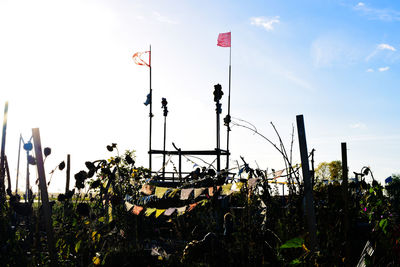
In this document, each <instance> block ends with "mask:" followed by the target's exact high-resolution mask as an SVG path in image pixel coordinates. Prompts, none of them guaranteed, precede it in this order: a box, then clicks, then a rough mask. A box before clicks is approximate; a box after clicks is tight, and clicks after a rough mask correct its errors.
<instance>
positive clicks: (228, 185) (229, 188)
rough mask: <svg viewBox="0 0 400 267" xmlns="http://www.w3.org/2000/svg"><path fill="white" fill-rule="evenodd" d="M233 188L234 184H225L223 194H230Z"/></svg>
mask: <svg viewBox="0 0 400 267" xmlns="http://www.w3.org/2000/svg"><path fill="white" fill-rule="evenodd" d="M231 188H232V184H224V185H223V186H222V192H221V195H223V196H227V195H230V194H231V193H232V191H231Z"/></svg>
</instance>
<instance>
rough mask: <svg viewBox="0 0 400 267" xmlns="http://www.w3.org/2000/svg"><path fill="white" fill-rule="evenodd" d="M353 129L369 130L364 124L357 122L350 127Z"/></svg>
mask: <svg viewBox="0 0 400 267" xmlns="http://www.w3.org/2000/svg"><path fill="white" fill-rule="evenodd" d="M349 126H350V128H352V129H367V125H365V123H362V122H357V123H353V124H350V125H349Z"/></svg>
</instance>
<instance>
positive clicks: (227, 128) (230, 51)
mask: <svg viewBox="0 0 400 267" xmlns="http://www.w3.org/2000/svg"><path fill="white" fill-rule="evenodd" d="M231 58H232V44H231V46H230V47H229V93H228V116H226V117H227V119H226V152H227V153H226V170H229V132H230V131H231V128H230V125H229V123H230V122H231V69H232V65H231Z"/></svg>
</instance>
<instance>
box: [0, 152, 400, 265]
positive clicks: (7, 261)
mask: <svg viewBox="0 0 400 267" xmlns="http://www.w3.org/2000/svg"><path fill="white" fill-rule="evenodd" d="M107 149H108V150H110V151H111V152H112V153H115V154H113V157H111V158H110V159H108V160H98V161H94V162H86V167H87V169H86V170H82V171H80V172H79V173H77V174H76V175H75V178H76V185H75V188H74V190H72V191H70V192H68V193H67V194H60V195H59V196H58V200H57V201H56V202H55V203H54V204H53V206H52V222H53V229H54V237H55V250H56V251H55V253H56V261H57V265H58V266H93V265H105V266H131V265H133V264H134V265H137V266H142V265H146V266H158V265H159V266H222V265H223V264H224V265H226V266H235V265H236V266H239V265H240V266H261V265H265V266H269V265H270V266H285V265H291V264H294V265H296V264H307V265H321V266H341V265H344V264H348V265H352V266H354V265H356V264H357V262H358V261H359V259H360V257H361V254H362V251H363V249H364V247H365V245H366V243H367V241H369V244H370V247H371V248H372V249H373V253H371V255H369V254H368V253H367V254H366V256H365V262H366V264H367V265H369V266H386V265H392V266H395V265H399V264H400V261H399V257H398V255H399V253H400V228H399V217H398V210H399V199H400V198H399V197H400V179H399V177H394V179H393V181H392V182H391V183H390V184H389V185H388V186H387V188H386V189H385V188H384V187H383V186H382V185H380V184H379V183H377V182H373V183H372V184H367V183H365V182H362V181H361V182H359V183H350V184H349V190H348V192H347V195H348V198H349V201H348V207H347V209H345V203H344V198H343V194H344V192H343V188H342V186H341V184H340V183H339V182H337V181H335V182H333V183H330V184H328V185H325V184H322V183H317V184H316V185H315V186H314V204H315V213H316V218H317V236H318V248H317V250H316V251H311V250H310V246H309V235H308V230H307V229H306V228H305V225H306V224H305V218H304V216H305V211H304V208H303V190H302V184H301V183H300V184H298V185H295V186H293V185H292V186H291V187H292V188H291V189H290V190H289V195H287V196H285V197H283V196H279V195H277V194H274V192H275V191H277V190H278V187H277V186H276V185H274V184H271V183H268V179H267V177H266V173H265V172H264V171H262V170H259V169H252V168H250V166H248V165H247V164H245V166H244V167H243V168H242V170H241V171H242V175H241V176H242V177H243V178H238V179H236V180H235V181H234V182H236V183H238V184H239V183H241V184H242V185H243V186H242V187H241V188H240V190H236V191H235V192H230V193H229V194H224V192H223V190H224V189H223V185H224V184H226V183H231V182H232V181H226V179H225V178H226V174H224V173H220V174H218V175H217V174H216V173H215V172H214V171H210V170H206V169H198V170H196V173H195V174H196V175H193V177H195V178H196V179H192V180H191V181H186V182H185V183H184V184H183V185H181V187H180V189H182V188H189V187H194V188H198V187H206V188H213V189H214V190H213V191H211V192H213V193H210V192H209V191H206V192H205V193H202V194H201V195H200V196H198V198H197V199H194V198H193V196H192V197H190V198H188V199H187V200H185V202H184V203H183V202H182V200H181V199H180V198H179V194H177V192H178V190H174V189H169V190H168V191H166V192H165V193H164V194H163V195H162V196H161V197H156V196H155V195H154V189H155V188H156V187H157V186H160V184H157V182H156V180H155V179H154V177H151V175H150V173H149V171H148V170H147V169H145V168H142V167H136V166H135V161H134V159H135V157H134V154H133V152H130V151H127V152H125V153H124V154H123V155H119V153H118V150H117V148H116V145H115V144H113V145H110V146H108V147H107ZM289 167H290V168H291V170H292V174H293V176H291V175H290V176H288V177H287V179H288V180H290V179H292V180H293V179H295V180H296V179H299V177H298V176H299V168H296V167H292V166H289ZM254 178H257V179H256V180H255V179H254ZM300 178H301V177H300ZM250 180H251V181H252V183H250V182H249V181H250ZM300 180H301V179H300ZM254 181H256V182H257V183H256V185H253V182H254ZM144 188H147V189H149V190H150V191H152V193H151V194H147V193H146V192H145V190H143V189H144ZM194 204H195V205H194ZM132 205H136V206H140V207H144V208H145V209H146V208H147V209H148V210H151V209H152V208H154V209H163V210H165V209H167V208H168V207H177V206H179V205H188V207H190V208H189V209H187V210H186V212H184V213H178V214H177V213H174V214H172V215H170V216H165V215H163V214H161V215H160V214H157V213H152V214H151V215H149V214H148V213H146V212H144V210H143V211H142V212H140V213H139V215H136V214H134V212H133V208H132ZM1 213H2V214H1V217H0V244H1V248H0V249H1V253H0V262H1V264H2V265H3V266H42V265H50V255H49V252H48V251H49V250H48V247H47V239H46V232H45V228H44V223H43V215H42V212H41V208H38V209H32V208H31V206H30V205H25V204H24V203H19V202H18V198H17V197H16V196H12V197H11V199H10V201H9V202H8V203H7V204H6V205H5V206H3V207H2V209H1ZM146 215H149V216H146ZM157 215H158V216H157Z"/></svg>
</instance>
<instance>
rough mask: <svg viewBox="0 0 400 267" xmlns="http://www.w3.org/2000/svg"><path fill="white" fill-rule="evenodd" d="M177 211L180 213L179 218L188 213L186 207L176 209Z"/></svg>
mask: <svg viewBox="0 0 400 267" xmlns="http://www.w3.org/2000/svg"><path fill="white" fill-rule="evenodd" d="M176 210H177V211H178V216H180V215H183V214H184V213H185V211H186V206H184V207H180V208H176Z"/></svg>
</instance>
